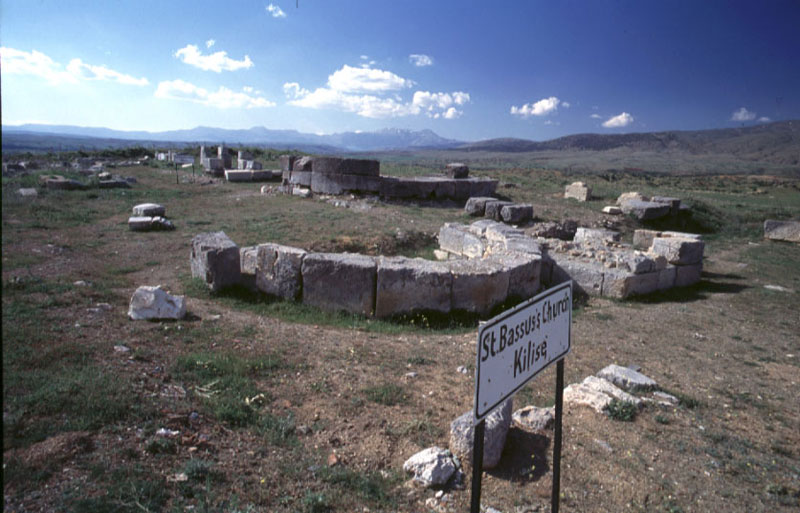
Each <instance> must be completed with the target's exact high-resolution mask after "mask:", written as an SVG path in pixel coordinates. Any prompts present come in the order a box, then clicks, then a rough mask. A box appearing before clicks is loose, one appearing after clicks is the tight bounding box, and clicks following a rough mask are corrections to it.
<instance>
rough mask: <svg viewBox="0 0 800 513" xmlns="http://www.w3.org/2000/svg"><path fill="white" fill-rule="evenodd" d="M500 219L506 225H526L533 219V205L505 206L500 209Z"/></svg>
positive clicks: (516, 204)
mask: <svg viewBox="0 0 800 513" xmlns="http://www.w3.org/2000/svg"><path fill="white" fill-rule="evenodd" d="M500 218H501V219H502V220H503V222H506V223H512V224H520V223H526V222H528V221H530V220H531V219H533V205H528V204H518V203H515V204H513V205H505V206H503V207H502V208H501V209H500Z"/></svg>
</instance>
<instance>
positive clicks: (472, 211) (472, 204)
mask: <svg viewBox="0 0 800 513" xmlns="http://www.w3.org/2000/svg"><path fill="white" fill-rule="evenodd" d="M487 201H497V200H496V199H495V198H489V197H486V196H478V197H475V198H469V199H468V200H467V204H466V205H464V211H465V212H466V213H467V214H469V215H471V216H483V213H484V211H485V210H486V202H487Z"/></svg>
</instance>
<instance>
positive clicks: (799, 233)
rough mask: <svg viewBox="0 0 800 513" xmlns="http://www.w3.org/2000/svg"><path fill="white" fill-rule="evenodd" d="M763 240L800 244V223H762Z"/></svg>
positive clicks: (768, 220)
mask: <svg viewBox="0 0 800 513" xmlns="http://www.w3.org/2000/svg"><path fill="white" fill-rule="evenodd" d="M764 238H765V239H770V240H778V241H784V242H800V221H777V220H775V219H767V220H766V221H764Z"/></svg>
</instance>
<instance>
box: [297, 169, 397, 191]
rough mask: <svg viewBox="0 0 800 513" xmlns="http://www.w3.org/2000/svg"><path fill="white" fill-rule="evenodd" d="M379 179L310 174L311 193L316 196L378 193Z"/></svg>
mask: <svg viewBox="0 0 800 513" xmlns="http://www.w3.org/2000/svg"><path fill="white" fill-rule="evenodd" d="M380 187H381V178H380V177H378V176H370V175H356V174H337V173H330V174H325V173H318V172H316V171H315V172H313V173H311V191H312V192H314V193H317V194H343V193H345V192H362V193H363V192H369V193H377V192H378V191H380Z"/></svg>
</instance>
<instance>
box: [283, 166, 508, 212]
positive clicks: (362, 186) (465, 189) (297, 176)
mask: <svg viewBox="0 0 800 513" xmlns="http://www.w3.org/2000/svg"><path fill="white" fill-rule="evenodd" d="M281 168H282V170H283V182H284V185H286V186H287V188H289V189H291V188H293V187H307V188H309V189H310V190H311V192H312V193H315V194H332V195H339V194H347V193H366V194H378V195H380V196H381V197H384V198H389V199H433V200H443V199H451V200H456V201H466V200H467V199H468V198H470V197H472V196H489V195H491V194H494V192H495V190H496V189H497V183H498V181H497V180H494V179H490V178H468V177H467V174H466V173H464V172H463V171H462V170H461V168H454V169H453V172H452V175H453V176H452V177H449V176H424V177H409V178H405V177H390V176H381V175H380V162H378V161H377V160H365V159H345V158H338V157H314V158H310V157H303V158H301V159H294V158H292V157H290V156H288V155H285V156H283V157H281ZM456 176H458V177H459V178H456ZM462 176H463V178H460V177H462ZM289 192H291V191H289Z"/></svg>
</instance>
